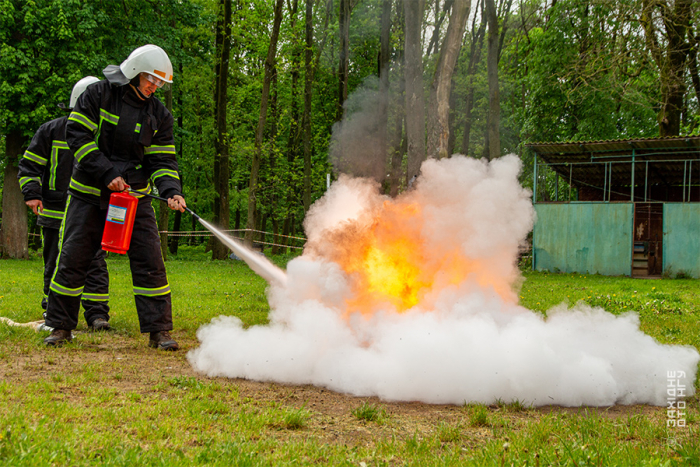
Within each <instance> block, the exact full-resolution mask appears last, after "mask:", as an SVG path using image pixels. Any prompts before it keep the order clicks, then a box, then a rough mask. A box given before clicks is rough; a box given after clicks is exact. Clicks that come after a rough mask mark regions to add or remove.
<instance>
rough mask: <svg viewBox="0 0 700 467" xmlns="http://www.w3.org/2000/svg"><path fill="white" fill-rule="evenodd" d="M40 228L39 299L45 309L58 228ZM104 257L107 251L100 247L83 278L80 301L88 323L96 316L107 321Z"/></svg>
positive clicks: (106, 286)
mask: <svg viewBox="0 0 700 467" xmlns="http://www.w3.org/2000/svg"><path fill="white" fill-rule="evenodd" d="M41 230H42V234H43V242H44V251H43V253H44V255H43V256H44V298H43V300H42V301H41V307H42V308H43V309H44V311H46V307H47V305H48V296H49V286H50V285H51V278H52V277H53V272H54V270H55V269H56V259H57V258H58V241H59V238H60V230H59V229H53V228H51V227H46V226H43V227H42V228H41ZM106 257H107V252H106V251H104V250H102V249H100V250H99V251H98V252H97V254H95V257H94V258H93V260H92V262H91V263H90V267H89V268H88V272H87V277H86V278H85V289H84V291H83V297H82V300H81V302H82V304H83V308H84V309H85V314H84V315H85V322H86V323H87V324H88V325H91V324H92V323H93V322H94V321H95V320H96V319H97V318H102V319H104V320H106V321H109V303H108V299H109V273H108V272H107V263H106V262H105V258H106ZM86 297H90V298H86Z"/></svg>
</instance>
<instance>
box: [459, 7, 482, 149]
mask: <svg viewBox="0 0 700 467" xmlns="http://www.w3.org/2000/svg"><path fill="white" fill-rule="evenodd" d="M479 10H480V12H481V22H480V24H479V29H475V28H474V24H475V22H476V16H475V17H474V23H472V43H471V46H470V48H469V65H467V88H468V89H469V91H468V92H467V98H466V101H465V108H464V132H463V133H462V148H461V152H462V154H464V155H465V156H468V155H469V142H470V138H471V131H472V109H473V108H474V75H475V74H476V69H477V67H478V66H479V62H480V61H481V51H482V50H483V46H484V33H485V32H486V15H485V14H484V0H481V1H480V2H479Z"/></svg>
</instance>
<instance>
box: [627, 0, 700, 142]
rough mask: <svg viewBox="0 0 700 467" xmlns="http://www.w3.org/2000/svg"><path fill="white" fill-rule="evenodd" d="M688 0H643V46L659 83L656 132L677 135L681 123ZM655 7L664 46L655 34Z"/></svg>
mask: <svg viewBox="0 0 700 467" xmlns="http://www.w3.org/2000/svg"><path fill="white" fill-rule="evenodd" d="M691 5H692V1H691V0H676V1H675V2H674V4H673V5H671V4H670V2H668V1H662V0H659V1H651V0H644V1H643V5H642V14H641V16H640V20H639V21H640V23H641V24H642V26H643V28H644V36H645V40H646V44H647V48H648V49H649V52H650V53H651V56H652V57H653V59H654V62H655V63H656V66H657V68H658V69H659V74H660V79H661V83H660V87H661V95H662V97H661V98H662V102H661V109H660V110H659V115H658V117H657V119H658V122H659V136H661V137H665V136H678V135H679V134H680V127H681V112H682V109H683V98H684V96H685V91H686V87H685V80H684V79H685V71H686V62H687V59H688V48H689V47H688V42H687V41H686V32H687V31H688V28H689V26H690V16H691V14H690V9H691V8H690V7H691ZM655 8H658V9H659V11H660V15H661V21H660V22H662V23H663V24H664V28H665V36H666V38H667V43H666V46H665V50H664V47H662V46H661V44H659V41H658V38H657V34H658V31H657V28H656V24H657V21H656V20H655V18H654V16H653V14H654V9H655Z"/></svg>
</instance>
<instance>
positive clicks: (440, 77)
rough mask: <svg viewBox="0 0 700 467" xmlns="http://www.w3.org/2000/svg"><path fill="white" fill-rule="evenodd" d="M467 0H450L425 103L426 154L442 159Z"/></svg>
mask: <svg viewBox="0 0 700 467" xmlns="http://www.w3.org/2000/svg"><path fill="white" fill-rule="evenodd" d="M470 4H471V1H470V0H454V3H453V6H452V13H451V14H450V22H449V25H448V27H447V34H446V36H445V40H444V42H443V44H442V48H441V49H440V57H439V58H438V63H437V66H436V68H435V74H434V76H433V82H432V85H431V89H430V104H429V105H428V156H429V157H435V158H437V159H442V158H444V157H448V156H449V154H448V149H447V146H448V140H449V136H450V124H449V114H450V95H451V89H452V74H453V72H454V69H455V64H456V63H457V57H458V56H459V51H460V49H461V46H462V37H463V36H464V28H465V26H466V24H467V17H468V16H469V7H470Z"/></svg>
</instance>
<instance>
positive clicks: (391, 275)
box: [311, 200, 517, 314]
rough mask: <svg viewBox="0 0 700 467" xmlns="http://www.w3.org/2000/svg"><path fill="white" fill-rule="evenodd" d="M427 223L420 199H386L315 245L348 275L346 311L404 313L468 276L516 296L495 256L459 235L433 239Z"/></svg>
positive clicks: (510, 298) (503, 294)
mask: <svg viewBox="0 0 700 467" xmlns="http://www.w3.org/2000/svg"><path fill="white" fill-rule="evenodd" d="M425 223H426V221H425V218H424V216H423V212H422V207H421V206H420V205H419V204H417V203H408V202H401V201H399V200H390V201H385V202H384V203H383V205H382V206H381V209H377V210H376V211H375V212H374V213H372V214H371V218H370V219H369V220H367V219H366V218H363V219H361V220H356V221H351V222H346V223H344V224H342V225H341V226H339V227H338V228H336V229H335V230H334V231H332V232H330V233H328V235H326V236H325V237H324V238H323V240H322V241H320V243H318V244H316V245H313V246H311V249H312V250H313V251H314V252H315V253H317V254H320V255H321V256H323V257H326V258H327V259H329V260H331V261H333V262H335V263H337V264H338V265H340V267H341V268H342V269H343V270H344V271H345V272H346V273H347V274H348V275H349V276H350V278H351V287H352V296H351V298H350V299H348V300H347V310H348V313H354V312H360V313H363V314H372V313H374V312H376V311H377V310H380V309H386V308H387V305H391V306H393V308H394V309H396V310H397V311H398V312H405V311H407V310H409V309H411V308H413V307H414V306H416V305H418V304H420V303H422V301H423V300H424V299H425V297H426V295H427V294H428V293H430V292H433V291H436V290H439V289H440V288H444V287H448V286H450V285H459V284H461V283H462V282H464V281H465V280H466V279H467V277H468V276H469V277H471V278H472V280H473V281H474V282H475V283H476V284H478V285H479V286H480V287H491V288H493V290H495V292H496V293H497V294H498V295H500V296H501V297H502V298H503V299H504V300H507V301H510V302H516V301H517V300H515V298H514V297H515V294H514V292H513V290H512V286H511V285H512V282H513V278H512V277H503V274H499V273H497V272H495V271H494V270H493V267H492V265H491V264H490V261H491V260H492V259H493V258H490V259H486V260H484V259H474V258H468V257H467V256H466V255H465V254H464V252H463V251H462V246H461V241H460V239H459V238H452V239H448V240H446V241H445V242H444V243H443V244H440V245H435V244H431V243H430V242H428V241H426V239H425V237H424V233H423V230H424V227H425ZM496 255H497V253H495V254H494V256H496ZM506 275H507V274H506Z"/></svg>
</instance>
